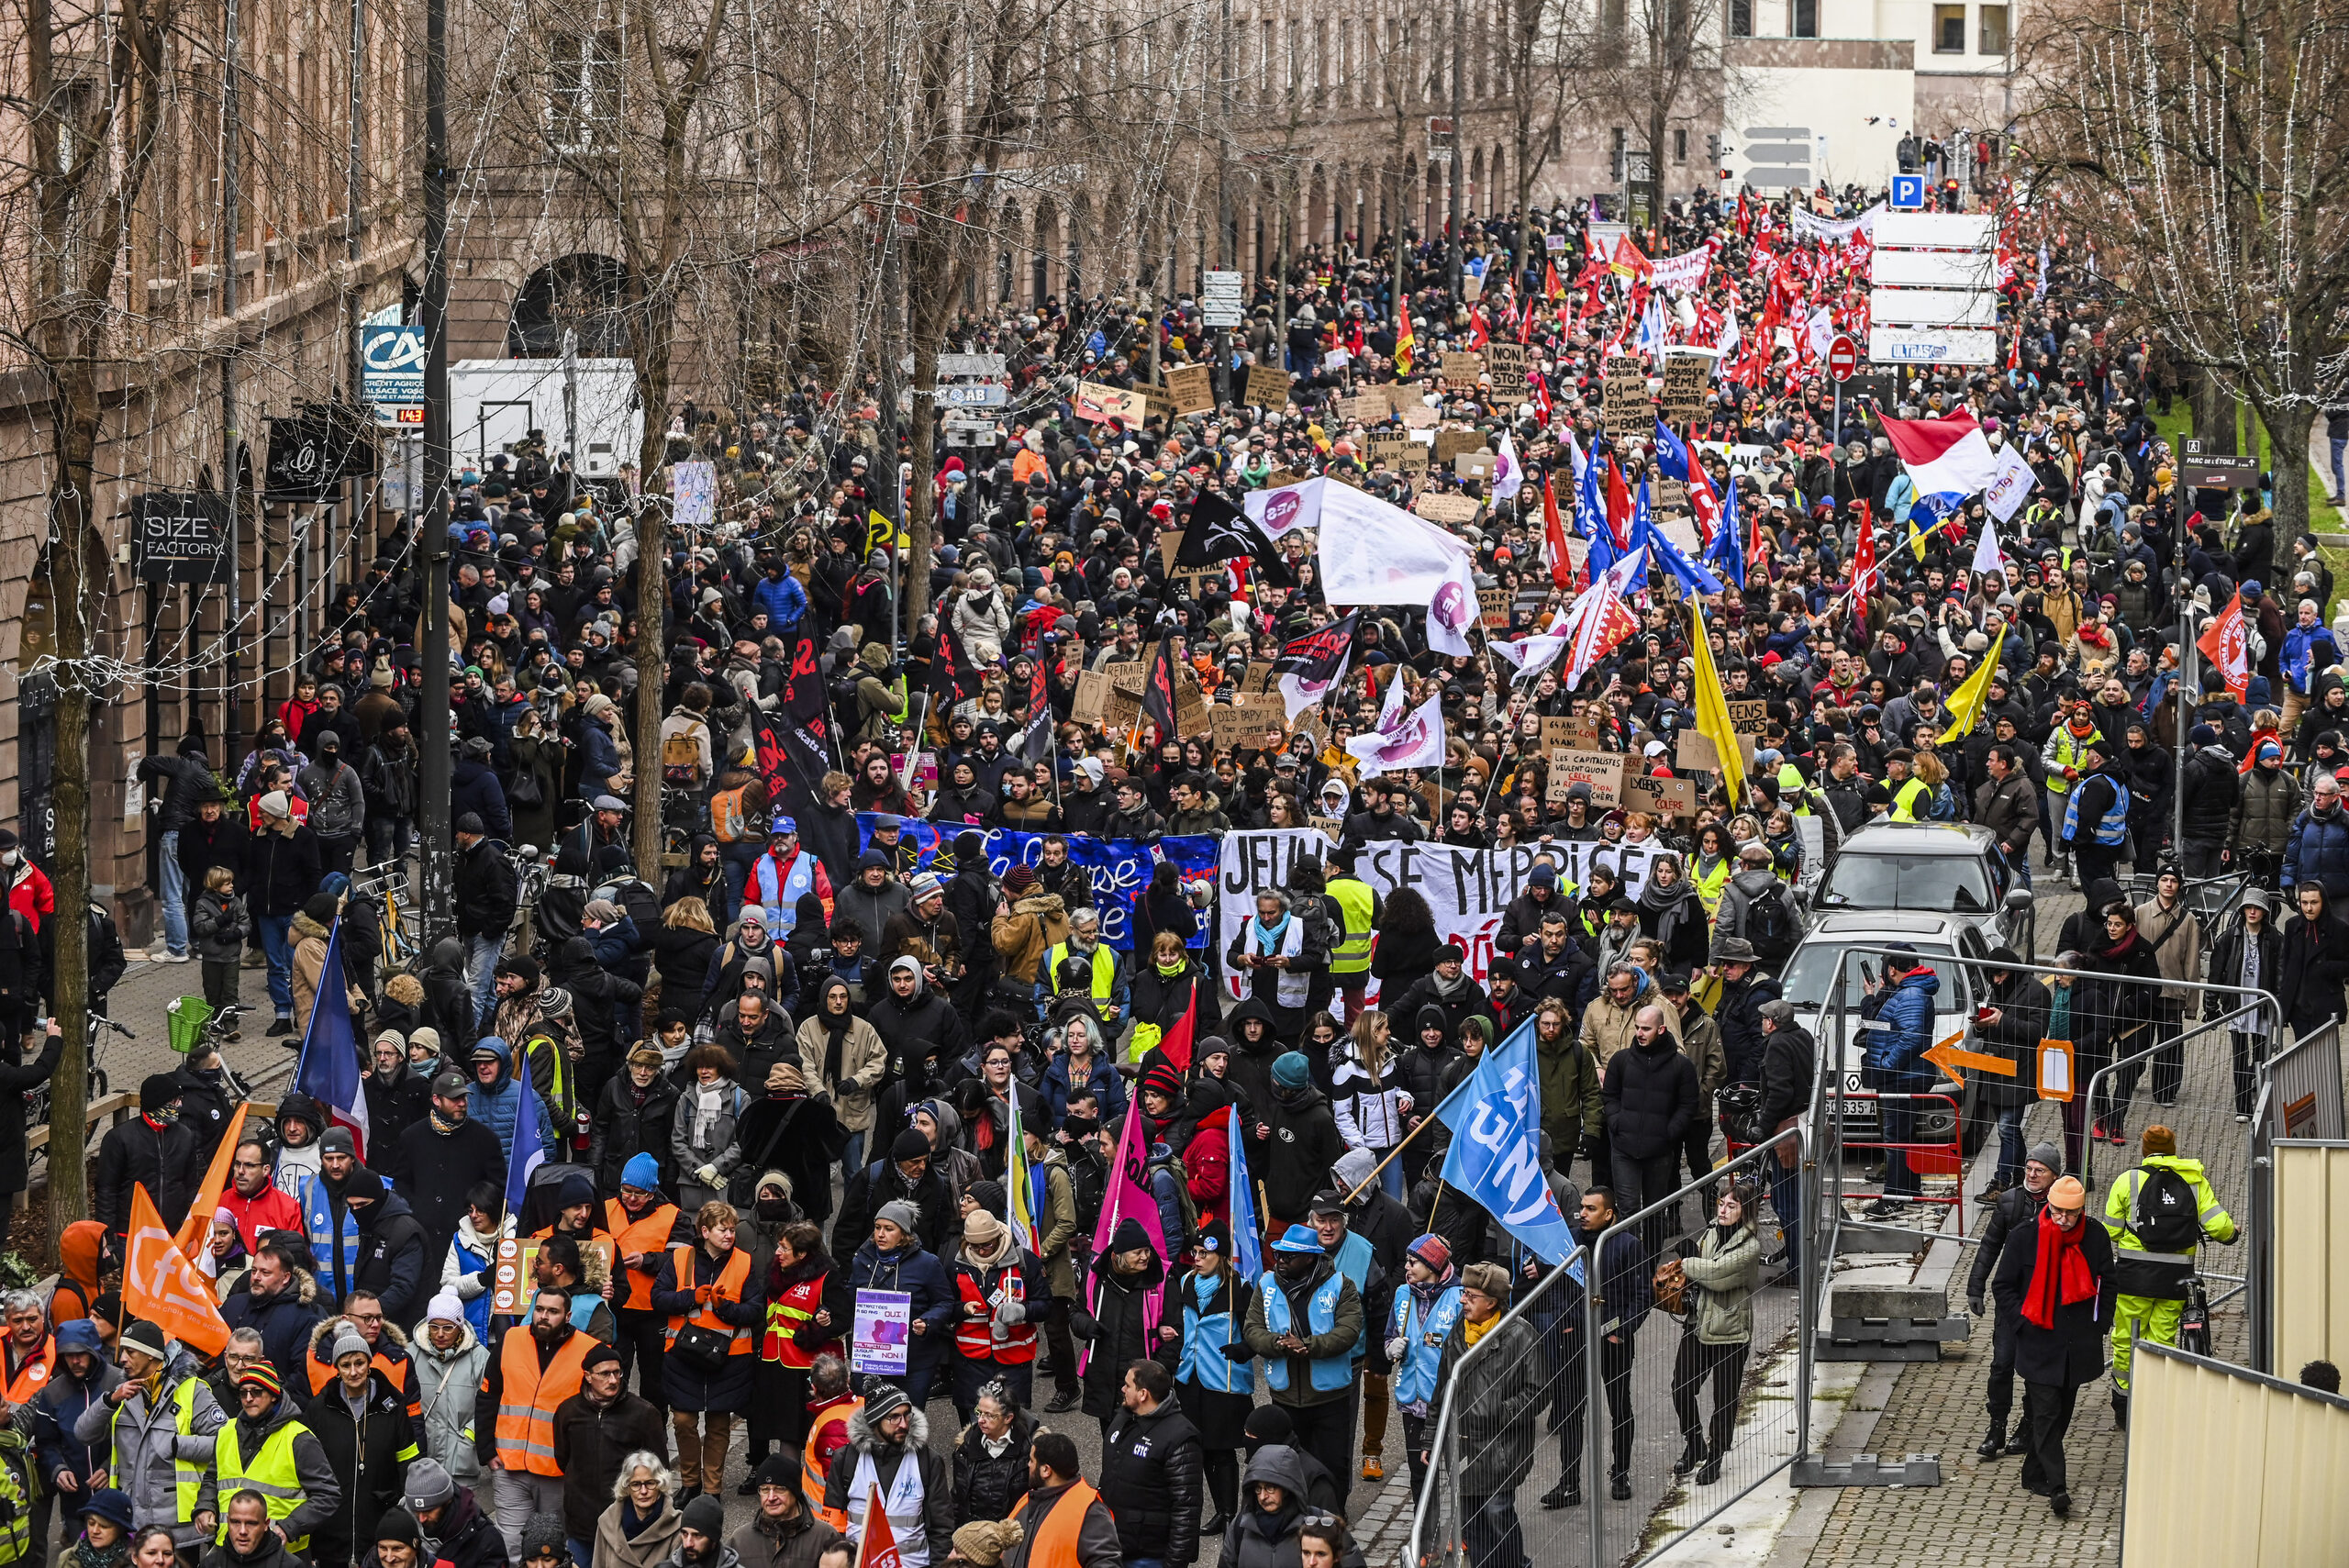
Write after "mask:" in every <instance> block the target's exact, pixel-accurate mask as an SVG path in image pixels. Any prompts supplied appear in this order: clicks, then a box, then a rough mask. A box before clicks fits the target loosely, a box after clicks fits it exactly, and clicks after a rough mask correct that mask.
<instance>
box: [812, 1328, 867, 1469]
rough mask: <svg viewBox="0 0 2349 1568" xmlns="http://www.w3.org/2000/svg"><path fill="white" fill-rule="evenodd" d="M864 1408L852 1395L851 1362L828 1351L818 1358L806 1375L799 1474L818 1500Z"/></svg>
mask: <svg viewBox="0 0 2349 1568" xmlns="http://www.w3.org/2000/svg"><path fill="white" fill-rule="evenodd" d="M863 1408H864V1401H863V1400H862V1399H859V1398H858V1397H857V1396H855V1395H853V1394H852V1393H850V1392H849V1386H848V1362H846V1361H845V1360H844V1359H842V1358H841V1356H840V1355H838V1354H836V1353H833V1352H829V1351H827V1352H826V1353H825V1354H823V1355H820V1356H818V1357H817V1358H816V1364H815V1365H814V1366H813V1367H811V1368H809V1369H808V1372H807V1441H806V1442H804V1443H802V1444H801V1445H800V1446H799V1469H800V1473H802V1474H804V1475H806V1476H807V1485H808V1489H809V1490H810V1491H812V1492H813V1493H814V1494H815V1495H816V1496H818V1497H820V1496H823V1495H824V1484H825V1483H826V1482H827V1481H829V1480H830V1479H831V1475H832V1456H833V1455H835V1454H837V1453H839V1452H840V1451H841V1450H842V1449H844V1448H846V1447H848V1427H849V1423H850V1422H851V1421H852V1420H854V1419H855V1418H856V1417H857V1415H858V1414H859V1413H860V1412H861V1411H863Z"/></svg>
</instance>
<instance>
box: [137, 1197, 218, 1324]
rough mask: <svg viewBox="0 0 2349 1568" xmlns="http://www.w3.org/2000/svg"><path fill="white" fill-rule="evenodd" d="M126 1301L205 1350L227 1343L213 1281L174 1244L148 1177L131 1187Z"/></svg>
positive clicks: (147, 1316)
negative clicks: (145, 1182) (149, 1185)
mask: <svg viewBox="0 0 2349 1568" xmlns="http://www.w3.org/2000/svg"><path fill="white" fill-rule="evenodd" d="M122 1305H123V1307H124V1309H125V1310H126V1311H128V1312H130V1313H132V1314H134V1315H136V1316H138V1317H140V1318H146V1319H147V1320H148V1321H149V1322H150V1323H152V1324H154V1325H155V1326H156V1327H157V1328H159V1329H162V1330H163V1332H164V1333H166V1334H169V1335H170V1336H171V1337H172V1338H173V1339H175V1340H180V1341H182V1342H183V1343H184V1344H189V1345H193V1346H195V1348H196V1349H197V1350H199V1351H203V1352H204V1353H205V1354H206V1355H208V1356H217V1355H218V1354H219V1353H220V1352H221V1351H224V1350H226V1349H228V1323H227V1322H226V1321H225V1320H224V1319H223V1318H221V1316H220V1306H219V1304H218V1303H217V1302H216V1301H214V1300H213V1299H212V1288H211V1286H210V1285H209V1284H207V1283H206V1280H205V1278H204V1276H203V1275H202V1274H200V1273H196V1272H195V1263H193V1262H189V1260H188V1256H187V1254H186V1253H184V1252H183V1251H180V1250H179V1248H178V1247H177V1246H176V1245H174V1244H173V1240H172V1233H171V1232H170V1231H169V1230H167V1229H164V1228H163V1217H162V1216H161V1215H160V1214H158V1213H156V1212H155V1200H154V1199H153V1198H150V1197H149V1196H148V1195H147V1187H146V1184H144V1183H143V1182H142V1183H140V1184H138V1185H137V1186H134V1187H133V1188H131V1192H130V1247H129V1256H128V1259H127V1260H126V1261H125V1262H124V1264H123V1269H122Z"/></svg>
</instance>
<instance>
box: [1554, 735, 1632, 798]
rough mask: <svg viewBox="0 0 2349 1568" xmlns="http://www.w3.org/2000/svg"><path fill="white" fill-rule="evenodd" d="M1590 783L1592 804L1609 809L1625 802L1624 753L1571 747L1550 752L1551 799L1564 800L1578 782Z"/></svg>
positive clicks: (1556, 748) (1562, 747)
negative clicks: (1578, 749) (1568, 791)
mask: <svg viewBox="0 0 2349 1568" xmlns="http://www.w3.org/2000/svg"><path fill="white" fill-rule="evenodd" d="M1575 784H1588V785H1589V786H1590V803H1591V805H1593V806H1597V807H1598V808H1600V809H1601V810H1605V809H1607V808H1609V807H1610V806H1620V805H1621V804H1622V803H1623V753H1621V752H1620V751H1575V750H1572V749H1570V748H1567V747H1564V746H1560V747H1555V748H1553V749H1552V751H1551V752H1550V789H1549V798H1550V799H1552V800H1564V798H1565V797H1566V791H1567V790H1569V789H1571V788H1573V787H1574V786H1575Z"/></svg>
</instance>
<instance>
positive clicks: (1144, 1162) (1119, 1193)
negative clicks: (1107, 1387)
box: [1077, 1107, 1180, 1374]
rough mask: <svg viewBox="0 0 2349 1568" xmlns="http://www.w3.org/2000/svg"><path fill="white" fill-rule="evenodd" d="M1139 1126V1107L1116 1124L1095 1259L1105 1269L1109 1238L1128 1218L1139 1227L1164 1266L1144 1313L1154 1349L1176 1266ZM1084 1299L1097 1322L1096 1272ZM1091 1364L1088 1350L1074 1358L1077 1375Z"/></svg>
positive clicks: (1144, 1327)
mask: <svg viewBox="0 0 2349 1568" xmlns="http://www.w3.org/2000/svg"><path fill="white" fill-rule="evenodd" d="M1140 1125H1141V1110H1140V1109H1139V1108H1138V1107H1137V1108H1130V1109H1128V1110H1127V1112H1126V1115H1125V1119H1124V1120H1123V1121H1121V1122H1120V1123H1119V1127H1118V1157H1117V1158H1116V1159H1115V1160H1112V1161H1111V1162H1109V1190H1108V1192H1107V1193H1105V1194H1104V1195H1102V1198H1101V1218H1100V1219H1099V1221H1098V1222H1097V1223H1096V1224H1095V1226H1094V1227H1093V1255H1094V1256H1095V1257H1096V1258H1097V1259H1101V1260H1102V1262H1101V1264H1100V1266H1101V1267H1102V1268H1105V1269H1106V1268H1108V1266H1109V1265H1108V1261H1107V1254H1108V1251H1109V1242H1110V1239H1111V1238H1112V1237H1114V1236H1116V1235H1117V1233H1118V1227H1119V1224H1120V1223H1122V1222H1123V1221H1125V1220H1129V1219H1130V1220H1132V1221H1133V1222H1134V1223H1135V1224H1137V1225H1139V1226H1141V1231H1142V1234H1143V1235H1144V1236H1147V1237H1148V1238H1149V1239H1150V1245H1151V1248H1152V1251H1155V1252H1156V1253H1157V1254H1158V1259H1159V1262H1160V1263H1161V1264H1163V1273H1161V1275H1160V1280H1159V1287H1158V1289H1156V1290H1154V1291H1152V1293H1151V1296H1150V1303H1149V1305H1148V1307H1145V1308H1144V1309H1143V1312H1142V1333H1143V1336H1144V1338H1145V1339H1146V1340H1149V1341H1150V1342H1152V1343H1153V1344H1154V1343H1155V1342H1156V1341H1157V1339H1158V1323H1159V1319H1160V1318H1161V1317H1162V1316H1163V1314H1164V1312H1165V1305H1166V1285H1165V1282H1166V1280H1168V1279H1170V1278H1172V1277H1173V1276H1174V1273H1175V1269H1176V1268H1177V1267H1178V1266H1179V1262H1180V1261H1179V1260H1177V1259H1175V1258H1171V1257H1169V1256H1167V1252H1166V1229H1165V1228H1164V1227H1163V1226H1162V1225H1160V1224H1159V1223H1158V1200H1157V1199H1155V1198H1153V1197H1152V1196H1151V1195H1150V1180H1149V1166H1150V1150H1149V1149H1148V1148H1147V1147H1143V1148H1136V1147H1135V1129H1137V1128H1138V1127H1139V1126H1140ZM1100 1304H1101V1281H1100V1275H1099V1274H1098V1273H1093V1274H1089V1275H1088V1276H1087V1277H1086V1280H1085V1306H1086V1307H1087V1308H1089V1309H1091V1310H1093V1311H1094V1313H1095V1315H1096V1316H1098V1315H1099V1307H1100ZM1091 1359H1092V1351H1091V1347H1090V1346H1087V1347H1086V1348H1085V1350H1084V1351H1080V1352H1079V1353H1078V1356H1077V1371H1078V1373H1080V1374H1082V1373H1083V1372H1084V1369H1085V1362H1089V1361H1090V1360H1091Z"/></svg>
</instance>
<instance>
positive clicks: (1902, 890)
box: [1809, 822, 2037, 958]
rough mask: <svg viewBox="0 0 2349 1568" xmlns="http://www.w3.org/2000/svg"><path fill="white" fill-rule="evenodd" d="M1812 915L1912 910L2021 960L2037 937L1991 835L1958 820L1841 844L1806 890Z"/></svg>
mask: <svg viewBox="0 0 2349 1568" xmlns="http://www.w3.org/2000/svg"><path fill="white" fill-rule="evenodd" d="M1809 904H1810V909H1811V912H1812V913H1813V914H1814V915H1831V914H1834V913H1837V912H1838V911H1842V910H1847V909H1915V910H1920V911H1931V912H1932V913H1935V914H1942V915H1949V916H1953V917H1956V918H1959V919H1962V920H1964V921H1965V922H1966V923H1968V924H1969V925H1972V926H1973V927H1974V928H1975V929H1977V930H1979V931H1980V932H1981V934H1982V940H1983V941H1984V942H1985V943H1987V945H1988V946H1990V947H2010V948H2012V949H2014V950H2015V951H2016V952H2017V953H2018V954H2020V955H2021V956H2023V957H2025V958H2028V957H2030V956H2031V950H2032V941H2033V939H2034V938H2035V937H2036V935H2037V931H2036V929H2035V926H2036V922H2035V921H2034V919H2033V917H2032V895H2031V889H2030V888H2028V887H2025V886H2023V885H2022V884H2021V879H2019V878H2018V877H2017V876H2016V875H2015V873H2014V872H2013V870H2012V869H2011V868H2009V866H2008V864H2007V859H2006V856H2005V855H2003V854H2001V853H2000V852H1999V851H1998V837H1997V835H1995V834H1993V833H1992V832H1991V831H1990V829H1988V828H1984V827H1980V826H1977V825H1976V824H1973V823H1963V822H1877V823H1871V824H1870V825H1869V826H1867V827H1865V828H1861V829H1860V830H1859V831H1857V832H1855V833H1854V834H1853V835H1851V837H1849V838H1847V839H1845V840H1843V843H1842V848H1841V849H1840V850H1839V851H1837V853H1836V856H1835V863H1834V865H1833V866H1832V867H1831V868H1830V869H1829V870H1828V872H1827V873H1826V874H1825V875H1824V876H1822V877H1820V880H1819V885H1818V886H1816V887H1814V888H1813V889H1811V892H1810V898H1809Z"/></svg>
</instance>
